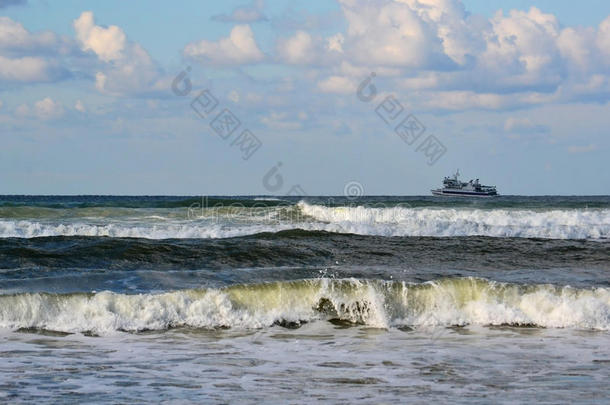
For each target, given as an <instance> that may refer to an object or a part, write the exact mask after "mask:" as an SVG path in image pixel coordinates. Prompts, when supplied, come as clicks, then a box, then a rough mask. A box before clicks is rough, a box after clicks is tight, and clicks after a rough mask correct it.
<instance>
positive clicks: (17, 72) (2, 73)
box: [0, 55, 55, 82]
mask: <svg viewBox="0 0 610 405" xmlns="http://www.w3.org/2000/svg"><path fill="white" fill-rule="evenodd" d="M54 76H55V73H54V69H53V66H51V64H50V63H49V62H48V61H46V60H45V59H42V58H35V57H29V56H26V57H23V58H13V59H11V58H6V57H4V56H1V55H0V80H5V81H17V82H45V81H51V80H52V79H53V77H54Z"/></svg>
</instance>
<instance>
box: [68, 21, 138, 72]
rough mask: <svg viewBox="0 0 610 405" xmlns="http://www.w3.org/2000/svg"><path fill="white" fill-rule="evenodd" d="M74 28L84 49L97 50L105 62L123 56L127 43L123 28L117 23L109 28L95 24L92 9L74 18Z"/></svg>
mask: <svg viewBox="0 0 610 405" xmlns="http://www.w3.org/2000/svg"><path fill="white" fill-rule="evenodd" d="M74 30H75V31H76V38H77V39H78V41H79V43H80V45H81V49H82V50H84V51H89V50H91V51H93V52H95V54H96V55H97V56H98V57H99V58H100V59H101V60H103V61H105V62H109V61H112V60H116V59H119V58H120V57H121V56H122V52H123V50H124V49H125V44H126V36H125V33H124V32H123V30H122V29H120V28H119V27H117V26H116V25H111V26H110V27H108V28H104V27H101V26H99V25H95V20H94V18H93V13H92V12H91V11H85V12H83V13H82V14H81V15H80V17H78V18H77V19H76V20H74Z"/></svg>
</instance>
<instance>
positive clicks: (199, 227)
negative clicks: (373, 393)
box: [0, 202, 610, 239]
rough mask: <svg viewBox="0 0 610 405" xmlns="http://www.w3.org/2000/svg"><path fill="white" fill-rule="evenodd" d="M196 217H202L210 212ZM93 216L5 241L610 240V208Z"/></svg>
mask: <svg viewBox="0 0 610 405" xmlns="http://www.w3.org/2000/svg"><path fill="white" fill-rule="evenodd" d="M193 212H195V213H196V214H197V215H200V212H202V211H201V210H200V209H199V210H194V211H193ZM88 214H90V215H92V214H95V215H102V214H103V216H100V217H97V216H93V217H83V216H79V217H69V216H68V217H63V216H55V217H49V216H48V215H47V214H45V215H44V216H43V217H41V218H24V219H18V218H4V219H3V220H0V237H5V238H6V237H17V238H33V237H45V236H109V237H133V238H148V239H184V238H229V237H236V236H245V235H253V234H257V233H262V232H279V231H284V230H288V229H303V230H306V231H326V232H334V233H353V234H359V235H377V236H433V237H452V236H489V237H509V238H511V237H512V238H548V239H608V238H610V209H562V210H560V209H553V210H524V209H491V210H490V209H472V208H463V207H462V208H409V207H401V206H395V207H380V208H376V207H370V206H339V207H328V206H325V205H316V204H309V203H306V202H299V203H298V204H297V205H296V206H288V207H287V206H277V207H265V208H256V207H237V208H235V209H232V208H231V207H224V208H206V209H205V216H204V217H202V218H194V220H187V219H186V214H187V212H186V211H179V213H177V212H173V211H172V212H171V213H166V214H163V213H159V212H154V213H153V212H147V211H144V212H140V211H138V215H139V216H138V217H131V216H128V213H125V212H121V214H122V215H124V218H120V217H119V218H117V217H112V216H108V214H107V213H106V212H105V211H103V212H102V213H97V212H95V211H94V212H88ZM132 214H133V213H132ZM79 215H82V213H81V214H79ZM163 215H167V217H164V216H163ZM229 217H230V218H229Z"/></svg>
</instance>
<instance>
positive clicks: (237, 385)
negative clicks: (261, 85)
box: [0, 196, 610, 403]
mask: <svg viewBox="0 0 610 405" xmlns="http://www.w3.org/2000/svg"><path fill="white" fill-rule="evenodd" d="M608 381H610V197H607V196H592V197H586V196H582V197H517V196H501V197H497V198H492V199H460V198H456V199H453V198H435V197H361V198H354V199H349V198H345V197H332V198H331V197H306V198H303V197H280V198H277V197H275V198H273V197H264V196H258V197H203V198H201V197H179V196H176V197H113V196H69V197H67V196H0V402H17V403H19V402H27V403H30V402H40V401H42V402H54V403H56V402H59V403H61V402H73V401H87V402H91V403H107V402H111V403H126V402H129V403H132V402H142V403H148V402H168V403H191V402H197V403H202V402H205V403H234V402H242V403H258V402H266V403H310V402H320V401H325V402H330V403H345V402H349V403H405V402H409V403H410V402H415V403H423V402H429V401H434V402H452V403H489V402H500V403H523V402H530V401H532V402H533V401H535V402H538V403H573V402H579V403H600V402H604V401H608V398H609V397H610V388H608Z"/></svg>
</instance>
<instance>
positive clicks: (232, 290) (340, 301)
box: [0, 278, 610, 334]
mask: <svg viewBox="0 0 610 405" xmlns="http://www.w3.org/2000/svg"><path fill="white" fill-rule="evenodd" d="M314 321H333V322H341V323H344V324H362V325H368V326H371V327H378V328H393V327H402V326H413V327H421V326H451V325H468V324H477V325H514V326H524V325H525V326H538V327H547V328H583V329H594V330H610V290H609V289H607V288H591V289H577V288H572V287H561V286H554V285H519V284H507V283H498V282H494V281H489V280H485V279H478V278H453V279H441V280H437V281H431V282H425V283H421V284H413V283H405V282H392V281H380V280H357V279H340V280H335V279H311V280H298V281H289V282H275V283H265V284H252V285H234V286H231V287H226V288H221V289H192V290H179V291H173V292H167V293H163V294H140V295H126V294H118V293H113V292H107V291H105V292H99V293H91V294H85V293H75V294H48V293H22V294H12V295H2V296H0V328H7V329H19V328H38V329H45V330H53V331H62V332H91V333H96V334H111V333H114V332H115V331H142V330H164V329H168V328H173V327H194V328H225V327H229V328H264V327H269V326H272V325H274V324H280V325H284V326H298V325H300V324H302V323H304V322H314Z"/></svg>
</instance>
